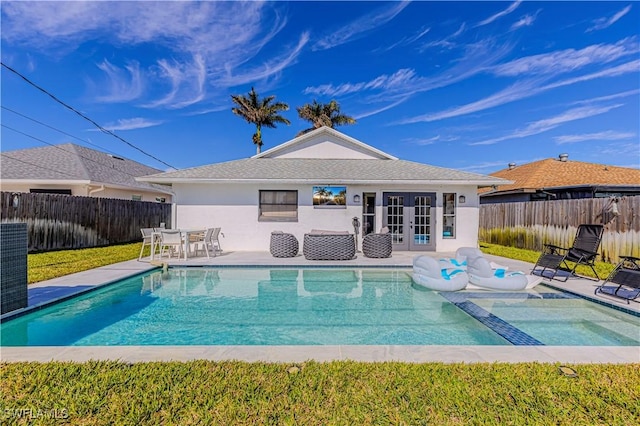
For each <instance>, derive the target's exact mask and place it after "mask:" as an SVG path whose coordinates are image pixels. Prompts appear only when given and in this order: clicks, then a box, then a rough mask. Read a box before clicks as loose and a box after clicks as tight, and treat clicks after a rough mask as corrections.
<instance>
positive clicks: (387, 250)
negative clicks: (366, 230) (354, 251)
mask: <svg viewBox="0 0 640 426" xmlns="http://www.w3.org/2000/svg"><path fill="white" fill-rule="evenodd" d="M391 251H392V244H391V234H390V233H388V232H387V233H380V234H374V233H371V234H367V235H365V236H364V237H363V238H362V254H364V255H365V256H366V257H372V258H386V257H390V256H391Z"/></svg>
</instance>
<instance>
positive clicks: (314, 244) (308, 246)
mask: <svg viewBox="0 0 640 426" xmlns="http://www.w3.org/2000/svg"><path fill="white" fill-rule="evenodd" d="M302 253H303V254H304V257H305V259H307V260H350V259H353V258H354V257H355V256H356V241H355V236H354V235H353V234H350V233H349V232H347V231H344V232H342V231H323V230H315V229H314V230H312V231H311V232H310V233H308V234H304V241H303V244H302Z"/></svg>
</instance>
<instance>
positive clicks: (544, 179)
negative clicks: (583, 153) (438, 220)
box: [480, 154, 640, 204]
mask: <svg viewBox="0 0 640 426" xmlns="http://www.w3.org/2000/svg"><path fill="white" fill-rule="evenodd" d="M491 176H494V177H498V178H503V179H507V180H510V181H513V183H510V184H505V185H496V186H495V187H492V188H483V189H481V190H480V204H489V203H512V202H518V201H539V200H565V199H577V198H606V197H621V196H631V195H640V169H631V168H626V167H617V166H608V165H604V164H596V163H586V162H582V161H572V160H569V155H568V154H560V155H559V156H558V158H557V159H554V158H547V159H545V160H540V161H534V162H532V163H528V164H523V165H521V166H518V165H516V164H515V163H510V164H509V166H508V167H507V168H506V169H502V170H499V171H497V172H495V173H491Z"/></svg>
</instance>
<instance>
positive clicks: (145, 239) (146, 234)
mask: <svg viewBox="0 0 640 426" xmlns="http://www.w3.org/2000/svg"><path fill="white" fill-rule="evenodd" d="M140 232H141V233H142V247H141V248H140V255H139V256H138V260H140V259H142V253H143V252H144V246H149V247H151V250H153V244H152V241H151V238H152V237H153V228H141V229H140Z"/></svg>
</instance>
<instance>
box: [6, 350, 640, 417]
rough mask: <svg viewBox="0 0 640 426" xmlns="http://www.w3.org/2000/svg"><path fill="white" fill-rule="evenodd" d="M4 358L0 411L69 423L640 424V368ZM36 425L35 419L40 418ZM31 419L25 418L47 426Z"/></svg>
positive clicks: (612, 366)
mask: <svg viewBox="0 0 640 426" xmlns="http://www.w3.org/2000/svg"><path fill="white" fill-rule="evenodd" d="M297 366H298V367H299V371H298V372H294V373H289V372H288V370H289V367H290V365H287V364H265V363H245V362H212V361H193V362H185V363H180V362H167V363H159V362H153V363H136V364H125V363H118V362H87V363H82V364H78V363H60V362H51V363H46V364H40V363H11V364H2V365H1V368H2V385H1V389H2V395H3V397H2V400H1V402H0V413H4V419H5V421H7V420H8V423H4V421H3V424H9V423H12V422H14V421H15V422H16V423H23V424H27V422H26V420H25V419H15V418H9V417H10V416H9V417H8V416H7V414H11V413H13V412H20V411H19V410H20V409H32V411H33V412H37V410H40V411H41V412H43V413H47V412H50V411H51V410H54V409H55V410H56V412H57V413H66V415H67V416H68V417H67V419H66V420H67V421H68V422H70V423H71V424H132V425H133V424H135V425H146V424H149V425H155V424H180V425H189V424H285V425H286V424H304V425H325V424H385V425H386V424H452V425H457V424H460V425H470V424H471V425H474V424H477V425H481V424H482V425H484V424H540V425H548V424H567V425H569V424H570V425H581V424H582V425H592V424H606V425H632V424H633V425H635V424H639V423H640V405H639V404H638V403H637V402H638V401H639V400H640V364H637V365H579V366H575V367H572V368H573V369H574V370H576V371H577V372H578V377H577V378H570V377H566V376H564V375H563V374H561V373H560V372H559V368H558V367H559V365H553V364H539V363H520V364H500V363H494V364H440V363H425V364H408V363H398V362H385V363H359V362H349V361H340V362H330V363H318V362H308V363H303V364H298V365H297ZM38 422H40V423H38ZM50 423H51V419H46V418H42V419H35V420H34V419H31V420H30V421H29V424H50Z"/></svg>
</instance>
